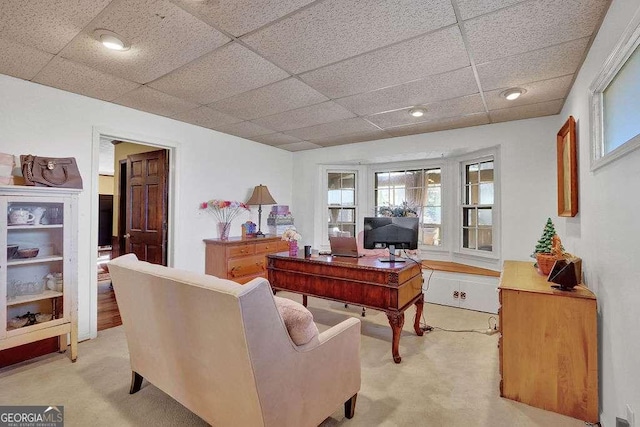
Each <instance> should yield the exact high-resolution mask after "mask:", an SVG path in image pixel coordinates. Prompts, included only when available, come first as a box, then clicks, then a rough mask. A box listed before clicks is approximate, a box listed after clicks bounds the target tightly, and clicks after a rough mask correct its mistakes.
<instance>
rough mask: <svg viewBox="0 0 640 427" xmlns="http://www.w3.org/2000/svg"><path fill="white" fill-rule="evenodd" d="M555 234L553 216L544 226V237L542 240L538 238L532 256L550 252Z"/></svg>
mask: <svg viewBox="0 0 640 427" xmlns="http://www.w3.org/2000/svg"><path fill="white" fill-rule="evenodd" d="M555 235H556V229H555V227H554V226H553V222H552V221H551V218H547V223H546V224H545V226H544V231H543V232H542V237H540V240H538V243H537V244H536V250H535V251H534V252H533V255H531V256H532V257H533V258H535V256H536V254H540V253H543V254H550V253H551V246H552V245H553V236H555Z"/></svg>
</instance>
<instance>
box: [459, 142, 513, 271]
mask: <svg viewBox="0 0 640 427" xmlns="http://www.w3.org/2000/svg"><path fill="white" fill-rule="evenodd" d="M455 160H456V162H457V179H456V184H457V191H456V203H455V205H456V214H455V221H456V223H455V231H454V234H455V235H454V239H455V242H456V244H455V249H454V250H453V254H454V256H458V257H462V258H470V259H491V260H497V259H500V256H501V245H500V242H501V235H502V233H501V230H502V225H501V222H500V212H501V207H500V194H501V191H500V156H499V150H498V149H497V148H492V149H488V150H481V151H476V152H474V153H469V154H467V155H465V156H460V157H458V158H456V159H455ZM486 161H492V162H493V205H492V207H491V224H492V225H491V228H492V241H491V245H492V250H491V251H483V250H479V249H468V248H465V247H464V246H463V228H464V226H463V220H464V217H463V211H464V207H465V206H467V205H465V204H464V203H463V202H464V196H465V193H464V191H465V185H466V179H465V168H466V166H467V165H469V164H475V163H478V164H480V163H482V162H486Z"/></svg>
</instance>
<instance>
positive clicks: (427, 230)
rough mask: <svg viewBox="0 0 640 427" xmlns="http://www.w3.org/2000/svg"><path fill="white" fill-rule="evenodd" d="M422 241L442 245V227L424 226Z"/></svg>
mask: <svg viewBox="0 0 640 427" xmlns="http://www.w3.org/2000/svg"><path fill="white" fill-rule="evenodd" d="M421 234H422V237H421V238H420V241H421V242H422V244H423V245H430V246H440V240H441V238H440V227H424V228H422V233H421Z"/></svg>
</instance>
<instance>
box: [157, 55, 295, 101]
mask: <svg viewBox="0 0 640 427" xmlns="http://www.w3.org/2000/svg"><path fill="white" fill-rule="evenodd" d="M287 77H289V74H287V73H286V72H284V71H283V70H281V69H280V68H278V67H276V66H275V65H273V64H272V63H270V62H268V61H267V60H266V59H264V58H261V57H260V56H258V55H256V54H255V53H253V52H251V51H250V50H249V49H247V48H245V47H244V46H242V45H240V44H238V43H230V44H228V45H226V46H223V47H222V48H220V49H218V50H216V51H215V52H212V53H210V54H208V55H205V56H203V57H202V58H199V59H198V60H196V61H194V62H192V63H190V64H188V65H186V66H184V67H182V68H180V69H179V70H176V71H173V72H172V73H169V74H167V75H166V76H164V77H162V78H160V79H158V80H156V81H155V82H152V83H150V84H149V86H151V87H154V88H156V89H158V90H161V91H163V92H166V93H170V94H172V95H175V96H178V97H180V98H184V99H187V100H189V101H193V102H198V103H200V104H210V103H213V102H215V101H218V100H221V99H224V98H228V97H230V96H233V95H236V94H238V93H241V92H246V91H248V90H251V89H255V88H258V87H260V86H264V85H267V84H269V83H273V82H276V81H278V80H282V79H285V78H287Z"/></svg>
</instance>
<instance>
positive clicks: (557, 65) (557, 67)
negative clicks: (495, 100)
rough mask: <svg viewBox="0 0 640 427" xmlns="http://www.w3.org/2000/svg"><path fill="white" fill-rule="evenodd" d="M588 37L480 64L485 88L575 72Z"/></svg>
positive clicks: (508, 85) (496, 87)
mask: <svg viewBox="0 0 640 427" xmlns="http://www.w3.org/2000/svg"><path fill="white" fill-rule="evenodd" d="M588 43H589V39H588V38H584V39H578V40H573V41H571V42H568V43H563V44H560V45H557V46H552V47H548V48H545V49H540V50H536V51H533V52H527V53H523V54H521V55H516V56H510V57H508V58H504V59H499V60H497V61H493V62H487V63H485V64H480V65H478V66H477V70H478V76H479V78H480V84H481V85H482V90H484V91H487V90H493V89H499V88H505V87H511V86H517V85H519V84H522V83H528V82H534V81H539V80H546V79H550V78H554V77H560V76H564V75H567V74H573V73H575V72H576V71H577V69H578V66H579V65H580V63H581V62H582V59H583V58H584V55H585V51H586V49H587V45H588Z"/></svg>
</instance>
